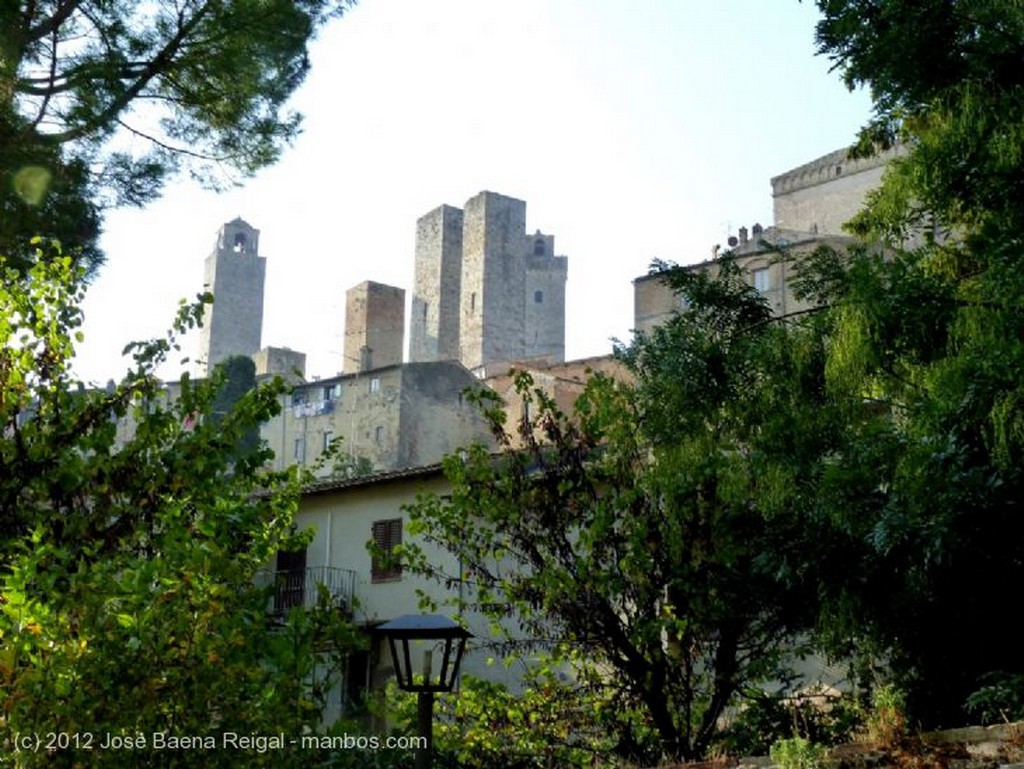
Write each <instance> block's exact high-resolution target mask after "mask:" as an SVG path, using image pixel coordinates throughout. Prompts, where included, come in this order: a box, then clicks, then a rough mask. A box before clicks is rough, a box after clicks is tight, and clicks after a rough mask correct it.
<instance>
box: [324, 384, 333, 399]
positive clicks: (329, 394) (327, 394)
mask: <svg viewBox="0 0 1024 769" xmlns="http://www.w3.org/2000/svg"><path fill="white" fill-rule="evenodd" d="M324 400H325V401H332V400H334V385H327V386H326V387H324Z"/></svg>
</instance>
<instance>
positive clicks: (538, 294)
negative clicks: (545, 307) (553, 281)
mask: <svg viewBox="0 0 1024 769" xmlns="http://www.w3.org/2000/svg"><path fill="white" fill-rule="evenodd" d="M533 301H534V303H535V304H540V303H541V302H543V301H544V292H543V291H534V292H533Z"/></svg>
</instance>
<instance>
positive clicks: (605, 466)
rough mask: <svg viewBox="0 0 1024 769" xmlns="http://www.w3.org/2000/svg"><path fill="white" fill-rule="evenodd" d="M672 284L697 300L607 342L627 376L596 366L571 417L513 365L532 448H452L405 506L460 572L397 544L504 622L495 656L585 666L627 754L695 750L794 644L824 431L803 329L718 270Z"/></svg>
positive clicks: (815, 367) (812, 343) (815, 357)
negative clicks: (776, 318) (631, 337)
mask: <svg viewBox="0 0 1024 769" xmlns="http://www.w3.org/2000/svg"><path fill="white" fill-rule="evenodd" d="M664 269H666V270H667V269H668V268H667V267H664ZM667 276H668V278H669V279H670V280H672V281H673V282H674V284H675V286H676V287H677V288H678V289H679V290H680V291H682V292H683V293H685V294H686V296H687V299H688V304H689V307H690V311H689V312H686V313H681V314H679V315H677V316H676V317H675V318H673V319H672V320H671V321H670V322H669V323H667V324H666V325H665V326H663V327H661V328H658V329H656V330H655V331H654V332H652V334H651V335H650V336H649V337H646V338H641V339H639V340H638V341H637V342H636V343H635V344H634V345H633V346H631V347H629V348H625V349H622V350H621V351H620V355H621V357H622V359H623V360H624V361H625V362H626V363H627V364H628V366H629V367H630V369H631V370H632V372H633V375H634V376H635V383H633V384H627V383H624V382H617V381H613V380H611V379H609V378H607V377H604V376H601V375H595V376H593V377H592V378H591V379H590V380H589V382H588V384H587V386H586V388H585V390H584V392H583V394H582V395H581V396H580V397H579V399H578V400H577V402H576V405H575V408H574V412H573V413H572V414H571V415H567V414H563V413H561V412H559V411H558V410H557V408H556V407H555V405H554V403H553V402H552V401H551V400H550V399H549V398H548V397H547V396H546V395H545V394H544V393H543V392H542V391H541V390H539V389H537V388H534V387H533V385H532V382H531V380H530V378H529V377H528V376H526V375H520V376H519V378H518V380H517V387H518V389H519V392H520V395H521V396H522V397H523V399H524V400H525V401H526V402H527V403H528V404H529V406H528V408H526V409H524V418H523V420H522V421H521V424H520V436H519V438H520V440H521V442H522V444H523V445H524V446H525V448H523V449H521V450H516V451H508V452H506V453H505V454H504V455H503V456H502V457H500V458H498V459H495V458H493V457H492V456H491V455H490V454H488V453H487V452H486V451H485V450H484V449H483V448H482V447H478V448H477V449H475V450H474V451H471V452H469V453H468V454H467V455H466V456H465V457H455V458H451V459H449V460H448V461H447V463H446V466H445V467H446V472H447V474H448V477H449V479H450V480H451V482H452V487H453V488H452V493H451V495H450V497H446V498H440V497H427V498H424V499H422V500H420V501H419V503H418V504H417V505H415V506H414V507H413V508H412V509H411V510H410V515H411V517H412V519H413V522H414V528H415V530H417V531H419V532H420V533H422V534H423V535H424V536H425V537H426V538H427V540H428V541H433V542H437V543H439V544H441V545H442V546H444V547H447V548H449V549H450V550H451V551H453V552H454V553H455V554H456V555H457V556H458V560H459V562H460V563H461V564H462V568H463V570H464V574H462V575H449V574H438V573H436V571H434V569H433V566H432V565H431V564H430V563H429V562H428V561H427V560H426V559H425V558H424V557H423V554H422V552H420V551H417V550H416V548H415V547H412V546H408V547H406V556H407V557H408V558H409V559H410V562H411V563H410V566H411V567H412V568H415V569H418V570H420V571H421V572H425V573H428V574H433V575H434V576H436V577H439V578H441V579H446V580H449V581H452V580H454V581H458V580H459V579H460V578H461V579H462V580H463V588H464V590H466V591H468V592H467V594H468V595H470V596H472V599H471V601H470V604H469V605H468V606H467V607H465V608H467V609H473V610H479V611H485V612H487V613H489V614H490V615H491V616H492V617H493V618H494V619H495V620H496V621H498V622H499V624H500V623H505V624H506V626H510V623H511V627H512V628H513V629H512V632H511V633H510V638H509V641H508V644H509V646H508V648H510V649H512V648H515V647H516V645H517V643H518V641H517V638H516V633H522V632H525V639H526V641H527V644H526V645H527V646H528V647H529V648H536V646H537V645H538V644H540V645H542V646H543V645H544V644H547V645H548V648H555V649H558V650H566V649H568V650H572V652H573V655H574V657H573V658H574V660H576V661H582V660H585V661H586V662H585V663H582V662H581V664H578V665H576V666H575V674H576V675H577V676H578V680H579V681H581V682H582V683H585V684H586V685H588V686H590V687H592V688H593V689H594V690H595V691H598V692H604V693H605V694H606V695H607V696H608V699H609V702H611V703H612V704H613V706H614V708H615V709H616V710H617V712H618V713H619V714H620V715H621V716H625V714H634V715H633V717H632V718H625V717H623V718H621V719H620V720H619V721H617V723H618V724H619V726H620V727H623V728H622V731H620V733H619V740H618V745H619V749H620V751H621V752H622V753H626V754H628V753H629V752H631V751H639V750H640V749H641V744H642V743H643V742H645V741H642V740H640V739H639V738H638V737H637V733H636V732H635V731H633V733H631V728H632V727H631V726H630V725H631V724H632V725H633V726H635V725H636V724H642V725H643V728H642V730H641V731H644V730H646V731H648V732H651V733H654V734H656V735H657V738H658V739H657V751H660V752H661V753H663V754H665V755H668V756H672V757H682V758H687V759H692V758H698V757H702V756H704V755H705V754H706V752H707V750H708V749H709V747H710V745H711V744H712V741H713V739H714V738H715V736H716V734H717V729H718V725H719V720H720V717H721V716H722V714H723V712H724V710H725V708H726V707H727V706H728V705H730V704H732V703H734V702H735V701H736V698H737V697H738V696H739V695H740V694H741V692H742V690H743V689H744V687H745V685H747V684H748V683H750V682H752V681H761V680H767V679H775V678H777V677H778V676H779V675H780V673H781V671H782V669H783V667H784V662H785V658H786V654H787V653H789V652H793V651H795V650H797V649H798V647H799V640H798V634H799V631H800V630H801V628H803V627H805V624H804V623H805V622H807V621H808V615H807V614H806V613H805V608H806V607H807V605H808V604H807V603H806V602H805V600H804V597H805V596H804V595H803V594H802V582H801V580H800V572H801V568H802V566H803V565H802V564H801V563H799V562H797V561H796V560H795V559H794V555H795V550H794V548H795V545H796V544H797V543H801V542H804V541H805V540H807V539H810V538H812V537H813V533H811V534H808V532H807V531H806V530H805V529H804V524H805V521H804V519H803V517H802V516H801V515H800V514H799V513H800V509H801V505H802V504H803V501H804V490H803V489H804V486H805V484H806V483H808V482H809V481H810V480H812V479H813V478H814V477H816V474H817V473H818V472H820V465H821V460H820V457H821V456H822V455H824V454H826V453H827V451H828V448H829V446H830V445H831V444H832V442H833V441H834V439H835V436H834V434H833V432H832V428H831V421H830V419H831V410H830V409H829V407H828V405H827V403H826V402H825V400H826V399H825V392H824V388H823V382H822V379H821V375H820V372H821V370H822V360H823V347H822V343H821V339H820V338H819V337H818V336H817V335H816V333H815V332H814V329H813V328H807V329H802V330H791V329H787V328H784V327H781V326H778V325H776V324H773V323H770V322H769V312H768V309H767V307H766V306H765V305H764V303H763V301H762V300H761V299H760V298H759V297H758V296H757V295H756V294H755V293H754V291H753V289H751V288H750V287H748V286H747V285H746V284H745V283H743V281H742V280H741V279H740V277H739V274H738V272H737V270H736V269H735V268H734V267H732V266H731V265H730V264H729V263H728V262H726V263H724V264H723V276H722V279H721V280H719V281H714V280H711V279H709V278H707V277H706V276H702V275H699V274H696V273H691V272H687V271H684V270H668V272H667ZM483 397H484V400H485V402H488V401H487V397H486V396H483ZM490 405H491V406H492V408H491V409H490V411H489V417H490V419H491V422H492V426H493V429H494V431H495V434H496V436H497V438H498V440H499V442H500V443H501V445H502V446H504V447H505V448H506V449H510V448H511V446H512V439H511V436H509V435H506V434H505V433H504V432H503V430H502V425H504V424H505V422H504V414H503V413H501V409H499V408H497V407H496V406H495V404H493V403H491V404H490ZM527 415H528V416H527ZM644 758H646V760H651V758H652V756H650V755H647V756H644Z"/></svg>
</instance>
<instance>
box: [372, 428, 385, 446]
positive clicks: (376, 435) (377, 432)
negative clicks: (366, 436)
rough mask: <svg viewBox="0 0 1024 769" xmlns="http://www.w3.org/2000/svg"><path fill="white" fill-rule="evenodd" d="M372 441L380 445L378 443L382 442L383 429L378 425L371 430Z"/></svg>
mask: <svg viewBox="0 0 1024 769" xmlns="http://www.w3.org/2000/svg"><path fill="white" fill-rule="evenodd" d="M373 439H374V440H375V441H376V442H377V443H380V442H382V441H383V440H384V428H383V427H381V426H380V425H377V427H376V428H374V430H373Z"/></svg>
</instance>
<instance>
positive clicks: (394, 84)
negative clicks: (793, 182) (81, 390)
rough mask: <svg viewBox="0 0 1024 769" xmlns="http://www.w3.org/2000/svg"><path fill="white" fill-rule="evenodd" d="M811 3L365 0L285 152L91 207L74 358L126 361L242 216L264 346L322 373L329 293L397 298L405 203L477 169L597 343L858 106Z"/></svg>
mask: <svg viewBox="0 0 1024 769" xmlns="http://www.w3.org/2000/svg"><path fill="white" fill-rule="evenodd" d="M816 18H817V12H816V9H815V6H814V3H813V2H812V1H811V0H804V2H802V3H801V2H798V1H797V0H712V1H711V2H707V0H634V2H629V3H626V2H621V0H433V1H432V2H424V0H362V3H361V4H360V5H359V6H357V7H356V8H354V9H353V10H351V11H350V12H349V13H348V14H346V15H345V17H344V18H342V19H340V20H338V21H335V22H333V23H332V24H331V25H330V26H328V27H327V28H326V29H325V30H324V31H323V32H322V33H321V35H320V38H319V39H318V40H317V41H316V43H314V46H313V49H312V64H313V68H312V72H311V74H310V76H309V78H308V80H307V81H306V83H305V85H304V86H303V88H302V89H301V90H300V92H299V93H298V94H297V95H296V97H295V100H294V104H295V107H296V108H297V109H298V110H299V111H301V112H303V113H304V114H305V115H306V121H305V124H304V125H305V131H304V133H303V135H302V136H300V137H299V139H298V141H297V142H296V143H295V145H294V146H293V147H292V148H291V149H290V150H288V151H287V152H286V154H285V155H284V158H283V159H282V161H281V162H280V163H279V164H278V165H276V166H274V167H273V168H270V169H267V170H266V171H264V172H263V173H261V174H260V175H259V176H258V177H256V178H255V179H252V180H249V181H248V182H247V183H246V184H245V185H244V186H243V187H241V188H238V189H236V190H232V191H230V192H228V193H222V194H219V195H218V194H214V193H210V192H206V191H203V190H201V189H199V188H198V187H196V186H195V185H194V184H192V183H191V182H188V181H181V182H180V183H178V184H176V185H174V186H172V187H170V188H169V189H168V191H167V193H166V194H165V196H164V198H163V199H161V200H160V201H158V202H157V203H155V204H153V205H150V206H149V207H147V208H146V209H145V210H141V211H140V210H123V211H116V212H112V213H111V214H110V215H109V216H108V217H107V220H106V226H105V235H104V237H103V240H102V246H103V248H104V249H105V251H106V253H107V256H108V261H107V263H106V265H105V266H104V267H103V268H102V270H101V272H100V274H99V276H98V278H97V279H96V280H95V282H94V285H93V286H92V287H91V289H90V291H89V294H88V296H87V299H86V303H85V312H86V325H85V329H84V330H85V334H86V341H85V343H84V344H83V345H82V346H81V347H80V351H79V355H78V361H77V365H76V371H77V373H78V375H79V376H81V377H82V378H83V379H85V380H86V381H95V382H99V383H102V382H105V381H106V380H107V379H108V378H110V377H114V378H119V377H120V376H121V375H122V374H123V372H124V371H125V369H126V367H127V362H126V361H124V360H123V359H121V357H120V351H121V349H122V348H123V347H124V345H125V344H126V343H127V342H129V341H131V340H134V339H140V338H148V337H152V336H156V335H161V334H162V333H163V331H164V329H166V328H167V326H168V325H169V323H170V320H171V318H172V317H173V315H174V312H175V310H176V308H177V304H178V299H179V298H181V297H193V296H194V295H195V294H196V293H198V292H199V291H201V290H202V281H203V261H204V259H205V258H206V256H207V255H208V254H209V253H210V251H211V250H212V248H213V245H214V240H215V237H216V232H217V230H218V229H219V227H220V226H221V224H223V223H224V222H227V221H229V220H231V219H233V218H235V217H236V216H241V217H242V218H243V219H245V220H246V221H248V222H249V223H250V224H251V225H252V226H254V227H256V228H257V229H259V230H260V253H261V255H263V256H266V257H267V283H266V292H265V298H264V320H263V345H264V346H267V345H274V346H288V347H291V348H292V349H296V350H302V351H304V352H305V353H306V354H307V368H306V371H307V376H312V375H320V376H324V377H326V376H332V375H334V374H335V373H337V372H339V371H340V370H341V360H342V356H341V350H342V346H343V345H342V339H343V332H344V328H343V324H344V302H345V291H346V290H347V289H348V288H350V287H352V286H354V285H356V284H357V283H359V282H361V281H363V280H375V281H378V282H382V283H388V284H392V285H397V286H401V287H403V288H405V289H406V299H407V301H408V299H409V295H410V293H411V287H412V275H413V255H414V243H415V224H416V219H417V218H418V217H419V216H421V215H423V214H424V213H426V212H427V211H429V210H431V209H432V208H434V207H436V206H438V205H440V204H441V203H449V204H451V205H456V206H459V207H461V206H462V205H463V204H464V203H465V201H466V200H468V199H469V198H470V197H472V196H474V195H475V194H477V193H478V192H480V191H481V190H484V189H487V190H491V191H494V192H499V193H502V194H505V195H510V196H512V197H517V198H520V199H522V200H525V201H526V203H527V209H526V218H527V222H526V225H527V230H528V231H529V232H533V231H534V230H535V229H541V230H543V231H544V232H545V233H549V234H553V235H554V236H555V251H556V253H557V254H560V255H565V256H568V257H569V279H568V284H567V300H566V304H567V309H566V313H567V317H566V355H567V358H570V359H571V358H582V357H587V356H591V355H603V354H606V353H608V352H609V351H610V347H611V345H610V341H609V340H610V339H611V338H612V337H618V338H621V339H626V338H628V336H629V330H630V327H631V321H632V313H633V294H632V284H631V281H632V279H633V278H635V277H637V276H638V275H642V274H644V273H645V272H646V271H647V268H648V265H649V264H650V261H651V259H652V258H654V257H660V258H663V259H670V260H674V261H677V262H680V263H689V262H695V261H700V260H703V259H705V258H707V257H708V256H709V255H710V252H711V247H712V246H713V245H714V244H715V243H722V244H724V242H725V240H726V238H727V237H728V235H729V234H731V233H734V232H735V231H736V229H737V228H738V227H740V226H742V225H746V226H748V227H749V226H750V225H751V224H753V223H754V222H760V223H762V224H764V225H766V226H767V225H769V224H771V219H772V216H771V211H772V208H771V186H770V184H769V179H770V178H771V177H772V176H775V175H777V174H779V173H782V172H783V171H786V170H788V169H790V168H793V167H795V166H797V165H800V164H802V163H805V162H807V161H809V160H812V159H814V158H816V157H819V156H821V155H824V154H826V153H827V152H830V151H832V150H834V149H837V148H839V147H841V146H844V145H846V144H849V143H850V142H851V141H852V139H853V136H854V134H855V132H856V129H857V128H858V127H859V126H860V125H861V124H862V123H864V122H865V121H866V119H867V117H868V113H869V107H870V105H869V100H868V97H867V95H866V94H864V93H856V94H850V93H848V92H847V91H846V89H845V87H844V86H843V85H842V83H841V81H840V79H839V77H838V75H836V74H835V73H829V71H828V68H829V65H828V62H827V61H826V60H825V59H823V58H821V57H815V56H814V55H813V53H814V44H813V28H814V23H815V21H816ZM407 344H408V340H407ZM197 348H198V340H197V339H187V340H186V341H185V343H184V348H183V353H184V354H187V355H189V356H191V357H195V356H196V354H197V352H198V349H197ZM185 367H187V368H189V369H190V370H191V364H186V366H185ZM182 368H183V367H182V366H179V365H177V362H175V365H173V366H169V367H167V368H165V369H164V370H163V371H162V372H161V373H162V374H163V375H164V376H165V377H167V378H169V379H174V378H177V377H178V375H179V373H180V371H181V370H182Z"/></svg>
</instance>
